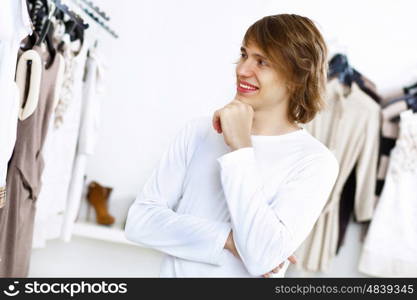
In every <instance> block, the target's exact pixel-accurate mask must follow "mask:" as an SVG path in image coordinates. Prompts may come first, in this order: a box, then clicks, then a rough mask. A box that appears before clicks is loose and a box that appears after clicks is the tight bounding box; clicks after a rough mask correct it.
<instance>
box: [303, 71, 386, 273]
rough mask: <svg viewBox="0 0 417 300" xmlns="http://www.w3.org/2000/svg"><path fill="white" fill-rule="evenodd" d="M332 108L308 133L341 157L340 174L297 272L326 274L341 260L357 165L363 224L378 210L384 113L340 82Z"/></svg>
mask: <svg viewBox="0 0 417 300" xmlns="http://www.w3.org/2000/svg"><path fill="white" fill-rule="evenodd" d="M325 100H326V108H325V110H323V111H322V112H320V113H319V114H318V115H317V116H316V118H314V120H313V121H311V122H309V123H308V124H306V126H305V128H306V129H307V130H308V131H309V132H310V133H311V134H312V135H313V136H314V137H316V138H317V139H318V140H319V141H321V142H322V143H323V144H325V145H326V146H327V147H328V148H329V149H330V150H331V151H332V152H333V153H334V154H335V156H336V158H337V160H338V162H339V164H340V173H339V176H338V178H337V181H336V184H335V186H334V188H333V191H332V193H331V195H330V197H329V199H328V202H327V204H326V206H325V208H324V209H323V212H322V214H321V216H320V218H319V219H318V221H317V223H316V224H315V226H314V228H313V230H312V232H311V234H310V235H309V237H308V238H307V239H306V241H305V242H304V243H303V245H302V246H301V247H300V248H299V249H298V250H297V252H296V256H297V258H298V263H297V264H296V266H295V267H296V268H297V269H298V270H300V269H304V270H305V271H313V272H316V271H326V270H327V269H328V268H329V265H330V262H331V260H332V258H333V257H334V256H335V254H336V249H337V241H338V233H339V204H340V203H339V202H340V194H341V192H342V189H343V187H344V185H345V183H346V180H347V178H348V176H349V174H350V173H351V171H352V169H353V168H354V166H355V164H356V191H355V204H354V206H355V207H354V212H355V217H356V220H357V221H359V222H363V221H368V220H370V219H371V217H372V213H373V210H374V200H375V197H374V191H375V181H376V167H377V158H378V140H379V123H380V122H379V118H380V107H379V105H378V104H376V103H375V101H374V100H372V99H371V98H369V96H367V95H366V94H365V93H364V92H363V91H361V90H360V89H359V87H358V86H357V85H356V84H353V85H352V87H351V89H350V91H349V93H346V90H345V88H344V86H342V85H341V84H340V83H339V81H338V80H337V79H333V80H331V81H330V82H329V83H328V86H327V92H326V97H325Z"/></svg>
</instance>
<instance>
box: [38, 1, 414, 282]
mask: <svg viewBox="0 0 417 300" xmlns="http://www.w3.org/2000/svg"><path fill="white" fill-rule="evenodd" d="M95 3H96V4H98V5H99V6H100V7H101V8H102V9H104V10H105V11H107V12H108V13H109V14H110V15H111V18H112V19H111V22H110V24H111V26H112V27H113V28H114V29H115V30H117V31H118V33H119V34H120V39H118V40H114V39H112V38H109V37H108V36H107V35H106V34H104V33H102V34H100V36H102V39H101V40H100V47H101V49H102V54H103V56H105V57H106V60H105V63H106V65H107V72H106V82H107V85H106V87H107V88H106V89H107V91H106V93H105V95H104V97H103V112H102V119H103V124H102V129H101V137H100V140H99V143H98V146H97V152H96V154H95V156H94V157H92V159H91V160H90V162H89V166H88V177H89V179H91V180H92V179H94V180H98V181H99V182H101V183H103V184H105V185H108V186H112V187H114V192H113V195H112V199H111V201H112V206H113V207H115V206H117V205H119V204H120V205H121V206H126V203H127V202H130V201H132V200H133V199H134V197H135V195H136V194H137V192H138V191H139V190H140V189H141V187H142V185H143V184H144V182H145V180H146V179H147V178H148V176H149V175H150V172H151V170H152V169H153V168H154V167H155V165H156V163H157V161H158V160H159V158H160V156H161V154H162V152H163V151H164V150H165V149H166V147H167V146H168V145H169V143H170V141H171V140H172V138H173V135H174V134H175V133H176V132H177V131H178V130H179V129H180V127H181V126H183V125H184V123H185V122H186V121H187V120H189V119H190V118H193V117H195V116H199V115H207V114H208V115H210V114H211V113H212V112H213V111H214V110H215V109H217V108H218V107H220V106H222V105H224V104H226V103H227V102H228V101H230V100H231V99H232V97H233V95H234V89H235V87H234V82H235V78H234V65H233V62H234V60H235V59H237V58H238V55H239V47H240V42H241V39H242V37H243V34H244V32H245V30H246V28H247V27H248V26H249V25H250V24H252V23H253V22H254V21H256V20H257V19H259V18H260V17H262V16H264V15H270V14H277V13H297V14H301V15H305V16H308V17H310V18H311V19H313V20H315V21H316V22H317V23H318V24H319V26H320V28H321V30H322V32H323V34H324V35H325V38H326V39H327V40H328V41H329V45H330V47H331V50H332V51H336V50H340V49H342V50H345V52H346V53H347V54H348V57H349V59H350V61H351V64H352V65H353V66H355V67H356V68H357V69H358V70H359V71H361V72H362V73H363V74H366V75H367V76H368V77H369V78H371V79H372V80H373V81H374V82H375V83H376V84H377V85H378V87H379V88H380V90H381V91H382V92H383V93H385V92H386V91H389V90H392V89H396V88H399V87H401V86H402V85H403V84H404V83H408V82H411V81H413V80H416V79H417V56H416V53H417V39H415V38H414V37H413V36H414V28H415V24H414V19H415V18H414V13H415V11H416V9H415V8H416V4H415V1H411V0H409V1H378V2H375V1H358V0H353V1H349V2H337V4H335V3H336V2H335V1H325V0H321V1H319V0H316V1H309V0H304V1H302V0H297V1H296V0H291V1H289V0H287V1H273V0H270V1H267V0H264V1H249V0H239V1H237V0H234V1H221V0H210V1H192V0H187V1H185V0H177V1H168V0H165V1H163V0H156V1H155V0H152V1H150V0H142V1H133V0H120V1H110V0H95ZM122 202H123V203H122ZM359 229H360V228H359V226H357V225H354V226H351V228H350V229H349V232H348V235H347V240H346V243H345V247H344V249H343V250H342V253H341V254H340V255H339V257H338V258H337V259H336V260H335V263H334V265H333V267H332V270H331V272H330V273H328V274H327V275H328V276H361V274H359V273H357V271H356V264H357V258H358V255H359V251H360V244H359V242H358V239H359ZM85 243H86V241H83V240H80V239H75V240H74V241H73V243H72V245H71V246H69V245H65V244H63V243H58V242H57V243H54V246H53V247H52V246H51V247H48V248H46V249H43V250H36V251H34V255H33V262H32V269H31V274H32V275H39V276H42V274H44V275H45V276H48V274H52V276H54V275H55V274H61V275H62V276H65V275H66V274H72V271H71V269H72V266H73V264H74V263H76V264H80V265H82V266H84V267H85V270H88V269H89V258H88V256H87V255H85V256H83V255H82V254H79V255H78V256H77V258H76V259H75V258H73V260H71V259H69V260H60V262H61V264H60V267H59V271H56V272H55V273H54V271H51V270H52V269H53V268H49V269H48V268H47V269H48V270H50V271H48V272H46V273H42V271H41V269H40V268H41V266H45V265H48V264H51V263H52V264H53V263H54V262H53V261H54V260H53V259H51V257H56V258H57V259H60V257H62V256H61V255H63V253H66V252H65V251H66V248H67V247H72V248H71V249H73V251H78V250H77V249H80V251H81V249H83V247H85ZM100 247H108V248H107V249H108V251H110V252H112V251H113V253H118V252H119V251H122V250H121V248H120V247H119V248H118V247H112V244H111V243H104V242H103V243H102V244H100ZM129 247H131V246H125V248H126V249H127V248H129ZM60 249H62V251H61V250H60ZM126 249H125V250H123V251H125V252H124V254H123V256H124V257H128V258H130V259H131V260H134V261H138V262H140V261H142V259H143V255H147V254H144V253H143V252H141V251H135V250H132V249H130V248H129V249H130V250H126ZM134 249H136V248H134ZM131 250H132V251H131ZM80 253H82V252H80ZM106 253H107V252H106ZM106 255H109V254H108V253H107V254H106ZM102 256H103V260H105V259H106V257H105V255H104V254H103V255H102ZM121 263H125V262H121ZM95 268H96V273H94V272H93V273H92V272H90V270H89V271H88V272H87V271H86V273H85V274H89V275H91V274H96V275H97V276H99V275H100V274H102V273H105V274H108V269H106V268H107V265H103V266H102V269H103V270H101V269H100V266H96V267H95ZM157 268H158V266H157V264H155V270H156V269H157ZM152 272H153V271H150V273H146V274H152ZM117 274H118V275H120V274H121V273H117ZM131 274H132V273H129V272H127V273H126V276H128V275H131ZM141 274H142V273H141ZM81 275H82V274H81V273H80V276H81ZM139 275H140V274H138V276H139ZM290 275H293V276H297V275H300V274H297V273H292V274H290ZM310 275H311V274H310ZM312 275H314V276H320V275H322V274H312ZM91 276H94V275H91Z"/></svg>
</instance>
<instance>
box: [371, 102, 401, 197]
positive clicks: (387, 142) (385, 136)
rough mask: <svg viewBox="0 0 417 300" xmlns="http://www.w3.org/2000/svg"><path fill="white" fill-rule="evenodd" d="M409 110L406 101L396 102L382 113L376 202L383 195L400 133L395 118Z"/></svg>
mask: <svg viewBox="0 0 417 300" xmlns="http://www.w3.org/2000/svg"><path fill="white" fill-rule="evenodd" d="M406 110H407V104H406V102H405V101H401V102H396V103H394V104H392V105H388V106H386V107H385V108H384V109H382V111H381V121H382V124H381V142H380V148H379V164H378V172H377V183H376V190H375V197H376V202H378V199H379V196H380V195H381V193H382V189H383V187H384V183H385V177H386V175H387V171H388V165H389V159H390V154H391V150H392V149H393V148H394V146H395V141H396V140H397V137H398V133H399V125H398V122H396V121H394V120H393V119H395V117H398V116H399V115H400V113H401V112H403V111H406Z"/></svg>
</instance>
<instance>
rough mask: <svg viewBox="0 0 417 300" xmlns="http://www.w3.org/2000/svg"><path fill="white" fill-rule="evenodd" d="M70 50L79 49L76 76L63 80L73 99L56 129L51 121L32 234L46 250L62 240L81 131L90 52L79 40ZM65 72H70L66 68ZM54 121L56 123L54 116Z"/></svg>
mask: <svg viewBox="0 0 417 300" xmlns="http://www.w3.org/2000/svg"><path fill="white" fill-rule="evenodd" d="M70 47H71V49H73V50H74V49H77V55H76V56H75V57H74V58H73V60H72V65H71V69H70V70H71V72H73V74H71V76H69V77H68V76H67V77H64V81H65V78H71V82H72V84H71V99H70V101H69V102H68V106H67V107H66V110H65V117H64V118H63V122H62V124H61V125H60V126H59V127H56V126H55V123H54V121H52V122H51V124H50V126H49V128H48V137H47V140H46V141H45V146H44V149H43V150H42V151H43V155H44V157H45V169H44V172H43V174H42V182H43V186H42V189H41V191H40V194H39V197H38V203H37V213H36V220H35V230H34V234H33V247H34V248H41V247H44V246H45V243H46V240H48V239H54V238H59V237H60V235H61V230H62V225H63V216H64V211H65V209H66V205H67V199H68V192H69V185H70V181H71V176H72V170H73V164H74V159H75V152H76V148H77V139H78V134H79V128H80V120H81V111H82V84H83V76H84V69H85V62H86V59H87V49H88V46H87V41H86V40H85V41H84V43H83V44H82V45H81V48H80V44H79V41H74V42H73V44H72V45H70ZM64 59H65V58H64ZM66 67H67V64H66ZM65 72H68V70H67V69H66V70H65ZM62 88H63V91H62V92H61V95H60V97H62V93H66V92H67V91H68V90H65V84H64V86H63V87H62ZM58 106H59V104H58ZM55 112H56V110H55ZM52 119H53V120H55V114H53V116H52Z"/></svg>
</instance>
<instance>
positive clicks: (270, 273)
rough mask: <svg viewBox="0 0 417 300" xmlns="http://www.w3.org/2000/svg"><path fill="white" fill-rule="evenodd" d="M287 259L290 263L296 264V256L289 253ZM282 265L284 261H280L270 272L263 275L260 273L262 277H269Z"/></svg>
mask: <svg viewBox="0 0 417 300" xmlns="http://www.w3.org/2000/svg"><path fill="white" fill-rule="evenodd" d="M288 260H289V261H290V262H291V263H292V264H296V263H297V258H296V257H295V256H294V255H291V256H290V257H288ZM283 266H284V262H282V263H280V264H279V266H278V267H276V268H275V269H273V270H272V271H271V272H268V273H266V274H264V275H262V276H263V277H264V278H269V277H271V276H272V275H273V274H274V273H278V272H279V270H281V268H282V267H283Z"/></svg>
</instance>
